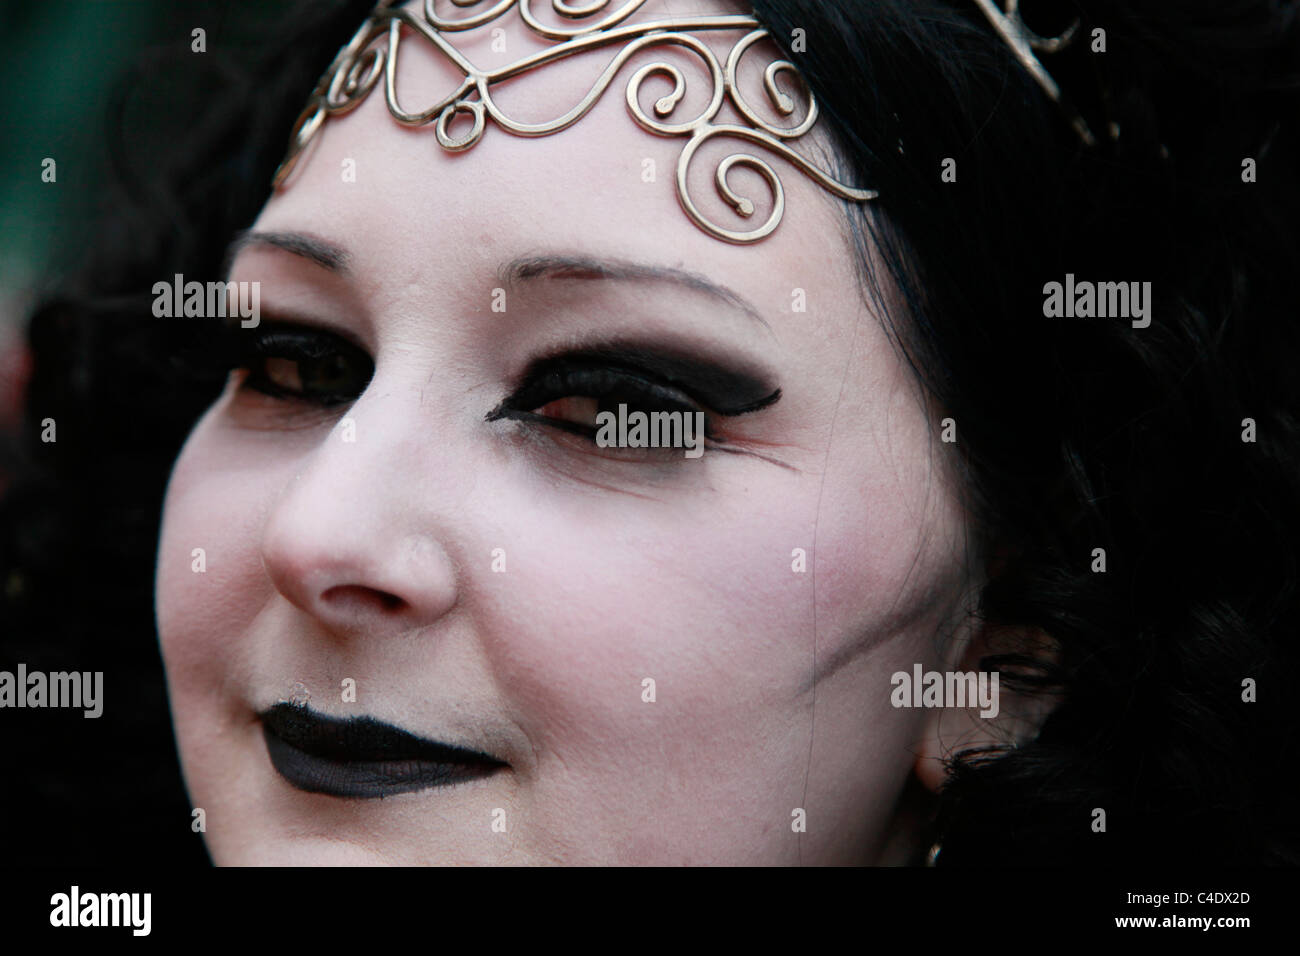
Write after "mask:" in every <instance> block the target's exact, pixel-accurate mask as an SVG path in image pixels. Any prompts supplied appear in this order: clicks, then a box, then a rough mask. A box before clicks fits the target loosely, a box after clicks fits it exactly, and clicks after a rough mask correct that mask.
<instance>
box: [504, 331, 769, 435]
mask: <svg viewBox="0 0 1300 956" xmlns="http://www.w3.org/2000/svg"><path fill="white" fill-rule="evenodd" d="M620 373H621V374H622V376H623V377H624V378H627V379H631V380H634V381H637V382H640V383H643V384H644V385H646V386H647V387H649V388H650V389H652V390H654V389H656V388H663V387H665V386H667V387H668V388H670V389H676V390H679V391H680V392H681V393H682V394H683V395H685V396H687V397H688V398H690V399H691V400H693V401H695V402H698V403H699V404H700V405H701V406H703V407H704V408H706V409H707V410H708V411H711V412H713V413H716V414H718V415H722V416H724V417H734V416H736V415H745V414H748V413H750V412H755V411H759V410H761V409H764V408H767V407H769V406H771V405H774V404H776V403H777V402H778V401H780V399H781V389H780V388H775V387H773V386H772V385H771V384H769V383H768V382H765V381H763V380H762V379H761V378H759V377H758V376H756V375H754V374H751V373H748V372H743V371H739V370H737V369H729V368H726V367H724V366H721V365H718V364H717V363H715V362H712V361H708V360H703V359H698V358H694V357H691V356H687V355H682V354H680V353H677V352H672V351H665V350H662V349H658V348H652V347H646V346H639V345H613V346H606V347H595V348H583V349H579V350H575V351H570V352H565V353H563V354H561V355H558V356H553V357H549V358H544V359H540V360H538V361H535V362H533V363H532V365H530V366H529V367H528V370H527V371H526V372H525V373H524V375H523V378H522V381H523V385H521V387H520V388H519V389H518V390H517V391H516V392H515V393H514V394H513V395H511V396H510V398H508V399H506V401H505V402H503V403H502V406H501V407H500V408H498V409H496V410H494V412H492V413H489V420H492V417H491V416H492V415H495V414H497V412H500V411H501V410H502V409H503V408H506V407H510V408H516V409H519V408H520V407H521V406H522V405H525V404H527V402H529V401H531V400H532V399H531V397H530V396H542V395H545V399H543V400H548V399H550V398H551V397H552V396H551V395H546V382H547V380H548V378H549V379H550V380H551V381H552V382H558V381H560V380H564V379H570V380H571V379H574V378H577V379H579V380H581V378H582V376H583V375H592V376H597V375H602V374H603V375H609V376H613V375H617V374H620ZM663 397H664V398H665V400H667V399H668V395H667V393H664V394H663ZM677 403H678V404H680V399H678V402H677ZM538 404H540V402H539V403H538ZM531 407H536V406H535V405H533V406H531ZM682 410H683V411H685V410H687V409H685V408H683V409H682Z"/></svg>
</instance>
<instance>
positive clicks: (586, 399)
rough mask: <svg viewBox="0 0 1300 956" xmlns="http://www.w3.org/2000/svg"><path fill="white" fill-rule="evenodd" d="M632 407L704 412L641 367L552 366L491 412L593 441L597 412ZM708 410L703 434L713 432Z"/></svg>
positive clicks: (651, 411)
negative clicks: (654, 378)
mask: <svg viewBox="0 0 1300 956" xmlns="http://www.w3.org/2000/svg"><path fill="white" fill-rule="evenodd" d="M620 405H625V406H626V407H627V410H628V411H629V412H634V411H639V412H646V413H653V412H681V413H683V414H692V413H694V412H703V411H704V409H702V408H701V407H700V406H699V405H698V404H697V403H696V402H694V401H693V400H692V399H691V398H690V396H688V395H686V394H685V393H684V392H682V391H681V390H680V389H677V388H675V387H673V386H670V385H665V384H662V383H659V382H655V381H653V380H651V379H649V378H646V377H643V376H642V375H640V374H638V373H637V372H634V371H631V370H628V369H618V368H592V367H589V366H588V367H581V368H552V369H549V370H547V371H546V372H544V373H542V374H539V375H536V376H534V377H532V378H530V379H529V380H527V381H526V382H524V384H523V385H522V386H521V387H520V388H519V389H518V390H517V391H516V392H515V394H514V395H512V396H510V397H509V398H508V399H506V400H505V401H504V402H503V403H502V404H501V406H500V407H499V408H497V409H496V410H495V411H493V412H492V413H491V414H490V415H489V416H488V417H489V420H490V421H491V420H495V419H498V418H512V419H516V420H522V421H532V422H536V423H539V424H544V425H548V426H551V427H553V428H559V429H561V430H563V431H567V432H572V433H574V434H577V435H582V436H584V437H586V438H590V439H592V440H595V437H596V432H597V428H598V425H597V420H596V416H597V415H598V414H600V413H601V412H610V413H612V414H615V415H617V414H618V410H619V406H620ZM710 417H711V416H709V415H708V414H707V413H705V434H706V435H710V434H712V430H711V428H710V427H709V420H710Z"/></svg>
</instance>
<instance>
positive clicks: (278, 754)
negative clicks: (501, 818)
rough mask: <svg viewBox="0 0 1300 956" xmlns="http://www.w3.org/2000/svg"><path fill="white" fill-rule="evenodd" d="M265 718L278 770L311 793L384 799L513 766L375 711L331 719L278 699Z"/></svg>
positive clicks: (272, 753) (268, 747)
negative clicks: (410, 728) (425, 734)
mask: <svg viewBox="0 0 1300 956" xmlns="http://www.w3.org/2000/svg"><path fill="white" fill-rule="evenodd" d="M261 718H262V725H263V731H264V734H265V737H266V744H267V751H268V753H269V755H270V757H271V762H272V764H274V765H275V769H276V770H277V771H279V772H280V774H281V775H282V776H283V777H285V779H287V780H288V781H289V782H290V783H291V784H293V785H294V786H295V787H298V788H299V789H301V790H307V791H310V792H313V793H332V794H335V795H337V796H349V797H382V796H385V795H387V794H392V793H404V792H408V791H411V790H423V789H426V788H428V787H435V786H442V785H446V784H449V783H456V782H459V781H462V780H465V779H469V778H473V777H478V776H483V775H486V774H488V773H491V772H493V771H495V770H497V769H499V768H501V767H505V766H508V765H507V764H506V763H505V761H502V760H498V759H497V758H496V757H493V756H492V755H491V754H486V753H481V752H479V751H477V750H470V749H468V748H465V747H460V746H456V745H454V744H446V743H441V742H439V741H436V740H429V739H427V738H425V737H418V736H416V735H415V734H412V733H410V732H409V731H405V730H402V729H401V728H399V727H394V726H393V725H391V724H388V723H385V722H384V721H381V720H378V719H376V718H374V717H370V716H360V717H330V716H327V715H325V714H321V713H318V712H317V711H314V710H311V709H310V708H308V707H305V706H302V705H298V704H288V703H279V704H276V705H275V706H274V707H272V708H270V709H269V710H267V711H265V712H263V713H262V715H261Z"/></svg>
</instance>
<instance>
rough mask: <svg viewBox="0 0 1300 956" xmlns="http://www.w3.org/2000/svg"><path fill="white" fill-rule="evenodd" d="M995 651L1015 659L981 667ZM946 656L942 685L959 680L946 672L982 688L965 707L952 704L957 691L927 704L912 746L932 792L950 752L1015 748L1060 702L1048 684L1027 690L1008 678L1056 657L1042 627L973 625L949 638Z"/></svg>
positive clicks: (919, 771)
mask: <svg viewBox="0 0 1300 956" xmlns="http://www.w3.org/2000/svg"><path fill="white" fill-rule="evenodd" d="M994 655H1010V656H1012V658H1013V660H1014V663H1007V664H1003V665H1001V666H1002V668H1003V669H1002V670H1001V671H983V672H981V669H980V668H981V663H980V662H981V661H982V660H983V659H984V658H986V657H990V656H994ZM945 657H946V662H945V666H946V667H947V668H948V670H946V671H942V672H937V673H938V674H939V675H940V678H941V679H942V688H941V690H945V691H946V690H947V689H948V688H949V687H950V686H953V685H955V684H956V683H958V679H957V678H955V677H953V678H950V677H949V675H950V674H958V673H960V674H964V675H966V676H965V679H964V681H962V683H964V685H965V687H966V688H967V689H971V688H975V687H978V688H979V689H980V690H981V692H983V693H982V694H976V695H973V696H974V698H975V699H974V700H972V695H970V694H968V695H967V696H966V700H965V701H964V703H965V704H966V706H964V707H958V706H954V703H955V696H952V695H948V694H944V695H943V696H942V697H940V698H939V699H940V700H942V702H943V704H944V706H937V707H933V708H930V709H929V718H928V719H927V720H926V722H925V725H924V736H923V737H922V738H921V739H920V740H919V741H918V742H917V744H916V746H915V748H914V749H915V752H916V776H917V779H919V780H920V781H921V783H922V785H923V786H925V787H926V788H927V789H929V790H931V791H933V792H935V793H937V792H938V791H939V790H940V789H941V788H942V787H943V785H944V783H945V782H947V779H948V768H947V761H948V760H949V759H950V758H951V757H952V756H953V755H954V754H957V753H960V752H961V751H963V750H970V749H984V748H998V749H1004V750H1011V749H1015V748H1016V747H1019V746H1020V745H1021V744H1024V743H1027V742H1028V741H1031V740H1033V739H1034V738H1035V737H1037V736H1038V732H1039V731H1040V730H1041V729H1042V726H1043V723H1044V721H1046V720H1047V717H1048V715H1049V714H1050V713H1051V712H1052V710H1053V709H1055V707H1056V705H1057V704H1058V703H1059V702H1060V697H1059V695H1058V694H1055V693H1052V692H1051V691H1050V689H1048V690H1041V691H1040V690H1037V689H1034V690H1032V692H1031V691H1026V690H1023V689H1021V688H1019V687H1018V686H1017V685H1016V683H1015V682H1014V681H1012V680H1008V679H1007V678H1011V677H1013V676H1014V675H1034V676H1041V674H1042V671H1041V669H1039V668H1038V667H1035V666H1033V665H1032V664H1031V662H1034V661H1039V662H1046V663H1055V662H1056V661H1057V660H1059V647H1058V645H1057V643H1056V642H1055V641H1054V640H1053V639H1052V638H1051V637H1049V636H1048V635H1047V634H1045V633H1043V632H1042V631H1041V630H1037V629H1035V628H1011V627H1003V626H995V625H987V624H976V625H975V626H974V627H973V628H972V629H970V630H969V631H968V632H967V633H966V635H965V636H964V637H960V638H957V639H955V640H954V641H953V643H952V645H951V646H950V648H949V653H948V654H947V655H945ZM971 675H974V677H973V679H972V676H971ZM940 678H930V680H929V681H927V684H930V685H933V684H934V683H935V682H937V680H939V679H940ZM995 680H996V683H995ZM933 696H936V697H937V696H938V694H935V695H933ZM981 696H983V700H981V699H980V697H981Z"/></svg>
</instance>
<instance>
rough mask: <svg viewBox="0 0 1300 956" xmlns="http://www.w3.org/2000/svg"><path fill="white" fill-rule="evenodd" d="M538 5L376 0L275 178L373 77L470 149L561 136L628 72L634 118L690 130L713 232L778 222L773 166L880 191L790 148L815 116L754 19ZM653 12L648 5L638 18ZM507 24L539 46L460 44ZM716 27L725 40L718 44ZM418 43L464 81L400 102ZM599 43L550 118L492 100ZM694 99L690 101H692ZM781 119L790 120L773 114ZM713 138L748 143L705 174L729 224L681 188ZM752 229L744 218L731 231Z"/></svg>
mask: <svg viewBox="0 0 1300 956" xmlns="http://www.w3.org/2000/svg"><path fill="white" fill-rule="evenodd" d="M552 5H553V7H554V9H556V10H559V9H561V8H565V9H571V10H572V9H578V8H577V7H576V6H575V5H574V4H571V3H565V2H564V0H552ZM541 6H542V4H540V3H538V2H536V0H497V2H490V0H478V2H473V0H470V2H467V3H464V4H460V5H458V7H457V8H456V11H455V15H454V16H447V15H446V13H447V11H446V10H445V9H443V7H442V5H438V4H434V3H432V2H428V3H424V4H416V5H410V6H406V7H398V6H392V5H391V4H389V3H387V2H382V3H380V4H379V6H377V7H376V8H375V9H374V10H373V11H372V13H371V14H370V15H369V16H368V17H367V18H366V20H365V22H364V23H363V24H362V25H361V28H360V29H359V30H358V31H357V33H356V35H355V36H354V37H353V38H352V40H351V41H350V42H349V43H348V44H347V45H346V46H345V47H344V48H343V49H342V50H340V51H339V54H338V56H337V57H336V58H335V60H334V62H333V63H332V64H331V65H330V67H329V69H328V70H326V72H325V74H324V75H323V76H322V77H321V80H320V82H319V83H318V84H317V87H316V90H315V91H314V92H313V93H312V96H311V98H310V99H309V101H308V104H307V107H306V109H304V111H303V112H302V114H301V115H300V116H299V118H298V121H297V122H296V123H295V126H294V130H293V134H292V137H291V141H290V147H289V151H288V154H287V155H286V157H285V160H284V162H283V163H282V164H281V166H280V168H279V169H278V170H277V171H276V174H275V179H274V185H275V187H276V188H279V189H283V188H286V187H287V185H288V184H289V181H290V174H291V173H292V171H293V169H294V167H295V165H296V163H297V162H298V160H299V158H300V156H301V155H302V153H303V151H304V150H305V149H306V148H307V147H308V145H309V144H310V143H311V141H312V139H313V138H314V137H315V135H316V133H317V132H318V131H319V130H320V128H321V126H322V125H323V124H324V123H325V121H326V120H327V119H328V118H329V117H331V116H336V115H339V114H342V113H346V112H348V111H349V110H351V109H353V108H354V107H356V106H357V105H358V104H359V103H360V102H361V101H363V100H364V99H365V98H366V97H367V96H369V95H370V93H371V92H372V91H373V90H374V89H375V87H377V86H381V85H382V87H383V94H382V95H383V97H384V102H385V104H386V105H387V107H388V111H389V113H390V114H391V115H392V117H393V118H394V119H395V120H396V121H397V122H398V123H400V124H402V125H403V126H407V127H413V128H424V127H432V133H433V140H434V141H435V142H436V143H437V145H438V146H440V147H441V148H442V149H444V150H446V151H448V152H466V151H468V150H471V149H472V148H473V147H474V146H475V145H476V144H477V143H478V142H479V141H480V140H481V139H482V138H483V136H484V135H487V134H488V130H489V127H490V126H492V127H496V128H497V129H496V131H494V132H497V131H504V132H505V133H508V134H512V135H515V136H520V137H539V136H549V135H552V134H557V133H562V132H563V131H564V130H566V129H568V128H569V127H571V126H573V125H574V124H576V123H578V122H580V121H581V120H582V118H583V117H585V116H586V115H587V114H588V113H589V112H590V111H591V109H592V108H593V107H594V106H595V105H596V103H597V102H599V101H600V99H601V98H602V97H603V96H604V95H605V94H606V92H607V91H608V90H609V89H610V87H611V86H613V85H614V84H615V83H616V82H625V84H626V85H625V87H624V99H625V101H626V104H627V109H628V112H629V114H630V120H631V121H633V122H635V124H636V125H637V126H639V127H640V128H641V129H642V130H644V131H646V132H647V133H649V134H652V135H656V136H660V137H665V138H673V139H682V140H684V143H683V146H682V151H681V153H680V155H679V157H678V161H677V168H676V174H675V177H674V178H675V181H676V187H677V198H678V201H679V204H680V205H681V207H682V209H683V211H684V212H685V213H686V215H687V216H688V217H689V218H690V219H691V221H693V222H694V223H695V224H696V225H697V226H698V227H699V228H701V229H702V230H704V231H705V232H707V233H708V234H709V235H711V236H713V237H715V238H717V239H721V240H723V241H726V242H731V243H735V244H748V243H753V242H758V241H759V240H762V239H765V238H767V237H768V236H769V235H771V234H772V233H773V232H774V231H775V230H776V229H777V227H778V226H779V225H780V223H781V220H782V218H783V217H784V214H785V189H784V186H783V185H782V182H781V176H780V173H779V172H778V169H777V167H781V168H782V170H783V171H788V170H790V169H792V168H793V169H794V170H796V171H798V172H801V173H803V174H804V175H806V176H808V177H809V178H810V179H811V180H812V181H813V182H814V183H816V184H817V185H819V186H820V187H822V188H823V189H825V190H827V191H828V192H830V193H832V194H833V195H835V196H838V197H839V198H841V199H844V200H849V201H852V202H866V201H868V200H871V199H875V198H876V196H877V194H876V192H875V191H874V190H866V189H857V188H854V187H851V186H848V185H845V184H843V183H840V182H838V181H837V180H835V179H834V178H833V177H832V176H831V175H830V174H829V173H827V172H826V171H825V170H824V169H822V167H821V166H819V165H818V164H817V162H816V161H815V159H813V158H809V156H808V155H806V154H807V153H808V152H809V151H808V150H804V151H803V152H800V151H797V150H796V149H795V148H794V144H796V143H797V142H798V141H799V140H800V139H801V138H803V137H804V136H807V135H808V134H809V133H810V132H812V130H813V129H814V127H815V126H816V124H817V122H818V113H817V105H816V102H815V100H814V99H813V97H812V96H811V94H809V93H808V92H807V89H806V87H805V86H804V85H803V84H802V82H800V81H799V78H798V70H797V68H796V67H795V65H794V64H793V63H791V62H789V61H787V60H784V59H780V58H774V57H773V56H772V55H771V54H770V53H769V52H768V51H769V50H770V49H771V45H770V44H766V43H763V42H762V41H764V40H766V39H769V35H768V33H767V31H766V30H764V29H763V28H762V26H761V24H760V23H759V22H758V21H757V20H756V19H754V18H753V17H750V16H746V15H743V14H736V13H718V12H710V13H699V14H695V15H690V16H683V15H681V14H680V13H679V12H678V11H677V10H674V9H669V10H668V11H666V12H665V11H663V10H660V8H659V6H658V5H657V4H656V5H650V4H647V2H646V0H626V2H623V3H615V2H613V0H608V2H605V3H590V4H585V5H583V6H581V8H580V9H581V14H582V15H574V16H564V17H560V18H559V19H558V21H556V20H555V18H551V19H550V20H547V21H545V22H544V21H543V20H542V19H541V18H540V17H539V16H538V13H537V10H538V8H540V7H541ZM696 9H698V8H696ZM724 9H725V8H724ZM656 10H659V15H655V13H654V11H656ZM646 11H650V13H649V15H647V16H636V14H638V13H645V12H646ZM499 24H510V26H511V29H512V30H521V29H523V30H527V31H530V32H531V34H532V35H533V36H535V37H536V38H538V39H539V40H540V41H541V42H542V48H541V49H536V50H532V51H530V52H524V53H520V54H519V55H517V56H513V55H512V56H507V57H505V58H504V59H503V60H502V62H499V63H493V64H492V65H480V64H477V63H475V62H474V61H473V59H472V58H471V57H470V56H469V55H468V48H467V47H466V46H465V42H464V41H465V38H466V36H467V35H468V32H469V31H470V30H473V31H478V30H480V29H482V28H488V27H495V26H496V25H499ZM706 37H707V42H706V39H705V38H706ZM719 38H722V39H723V42H722V44H721V46H718V44H717V41H718V39H719ZM410 43H418V44H421V45H422V47H423V48H424V49H425V50H427V51H429V52H431V53H432V54H433V55H435V56H441V57H443V58H444V59H445V61H446V63H447V64H450V65H451V66H452V67H454V69H455V71H456V72H455V74H454V75H456V76H458V77H459V78H460V79H459V83H458V84H455V85H454V87H453V88H452V89H451V90H449V91H448V92H447V93H446V95H444V96H443V97H442V98H441V99H439V100H435V101H432V102H428V101H423V102H422V105H420V106H418V107H413V106H412V105H411V103H410V102H407V101H404V100H403V99H402V97H401V94H400V91H399V90H398V82H397V79H398V68H397V64H398V62H399V61H400V56H401V52H402V50H403V49H404V48H405V47H406V45H407V44H410ZM668 51H672V52H674V53H676V54H679V55H680V54H685V55H686V56H688V57H694V58H695V59H696V60H697V61H698V68H697V69H696V70H695V71H694V75H692V76H688V73H687V70H685V69H683V68H682V67H681V66H679V65H678V61H679V60H680V56H677V57H673V58H671V59H672V62H670V60H669V58H667V57H665V58H662V59H654V58H653V56H649V55H648V54H654V53H661V54H663V53H666V52H668ZM593 52H603V53H605V54H606V57H607V59H606V65H605V66H604V68H603V69H600V70H597V71H596V72H595V75H594V76H593V77H592V79H591V82H590V86H589V87H588V88H587V90H586V92H585V93H581V92H580V93H579V94H577V95H576V96H575V99H574V101H573V102H572V103H570V104H567V105H561V106H559V107H557V111H556V113H555V114H554V115H553V116H552V117H551V118H550V119H546V120H543V121H538V120H536V119H529V120H524V119H521V118H519V117H518V116H515V115H513V114H512V113H510V111H508V110H506V109H504V108H503V107H502V106H501V105H500V104H499V103H498V102H497V101H496V98H495V95H494V94H495V90H496V87H497V84H499V83H503V82H505V81H511V82H514V83H518V82H527V81H530V80H532V79H533V78H534V77H540V76H542V75H544V72H545V71H546V70H547V69H548V68H549V67H551V66H552V65H553V64H556V63H559V62H561V61H563V60H566V59H569V58H571V57H575V56H578V55H586V54H591V53H593ZM747 57H753V58H755V60H756V61H758V62H757V64H756V65H757V66H759V67H761V68H760V69H757V70H747V71H744V72H742V71H741V69H740V65H741V61H742V60H744V59H745V58H747ZM748 76H753V77H755V78H757V77H761V81H756V83H755V87H756V88H754V89H749V88H744V89H742V86H745V87H748V86H749V84H748V81H746V83H744V84H742V83H741V82H740V81H741V79H742V78H744V77H748ZM651 78H655V79H656V80H657V81H658V82H657V84H656V85H655V86H653V87H652V88H653V89H656V90H663V89H664V88H665V81H666V82H667V84H671V85H670V86H668V87H667V89H668V92H667V94H663V93H661V95H660V96H659V98H658V99H657V100H654V101H653V102H651V103H647V100H648V96H649V94H648V90H647V91H646V92H645V93H643V91H642V86H643V84H644V83H645V81H646V80H648V79H651ZM688 84H702V87H701V88H702V89H703V91H704V92H705V93H706V94H707V97H705V98H704V99H706V100H707V102H706V103H705V105H704V107H703V108H702V109H701V108H697V107H694V106H692V107H690V108H689V112H690V113H691V114H692V115H682V114H684V113H686V112H688V108H685V107H682V103H683V101H684V99H685V94H686V90H687V86H688ZM699 99H700V98H693V99H692V103H695V102H697V101H698V100H699ZM724 106H726V107H727V108H728V109H727V110H726V111H725V112H724V109H723V108H724ZM774 116H780V117H784V118H786V120H787V121H786V122H784V123H782V122H776V121H774V120H773V119H772V117H774ZM466 127H468V130H466ZM713 140H720V141H724V142H726V143H728V144H736V145H737V146H739V147H740V149H741V151H740V152H732V153H731V154H730V155H727V156H725V157H724V158H722V159H720V160H719V161H718V162H717V164H716V166H715V168H714V175H713V176H712V177H708V178H710V179H712V180H713V181H714V184H715V187H716V190H717V194H718V199H717V200H716V201H715V204H717V205H719V206H720V208H723V209H726V210H729V213H730V215H729V221H728V222H725V223H723V222H718V221H716V219H715V217H714V216H713V215H712V214H710V213H708V212H706V211H705V210H703V209H701V207H700V206H699V205H698V204H697V202H696V198H695V197H693V196H692V195H691V193H690V190H689V188H688V185H687V184H688V175H687V173H688V169H689V167H690V165H691V163H692V161H693V160H694V159H695V158H696V157H697V155H698V151H699V149H700V147H701V146H703V145H705V144H706V143H709V142H711V141H713ZM765 157H766V158H765ZM769 160H770V161H769ZM773 162H774V163H775V164H776V165H775V166H774V165H773ZM736 166H740V167H742V168H745V169H748V170H751V171H753V172H754V173H757V174H758V176H759V177H760V178H761V180H762V181H764V182H765V183H766V185H767V195H766V196H764V195H758V196H752V195H742V194H740V193H739V192H738V191H736V190H735V188H734V187H733V185H732V184H731V183H730V181H729V178H728V177H729V173H730V172H731V170H732V169H733V168H734V167H736ZM764 205H766V207H767V208H769V210H770V211H769V213H768V215H767V217H766V218H765V219H763V218H761V217H756V213H758V212H759V210H760V209H761V208H763V207H764ZM756 219H759V220H761V221H759V223H758V225H756V226H749V224H750V223H753V222H754V221H755V220H756ZM744 226H749V228H737V227H744Z"/></svg>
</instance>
